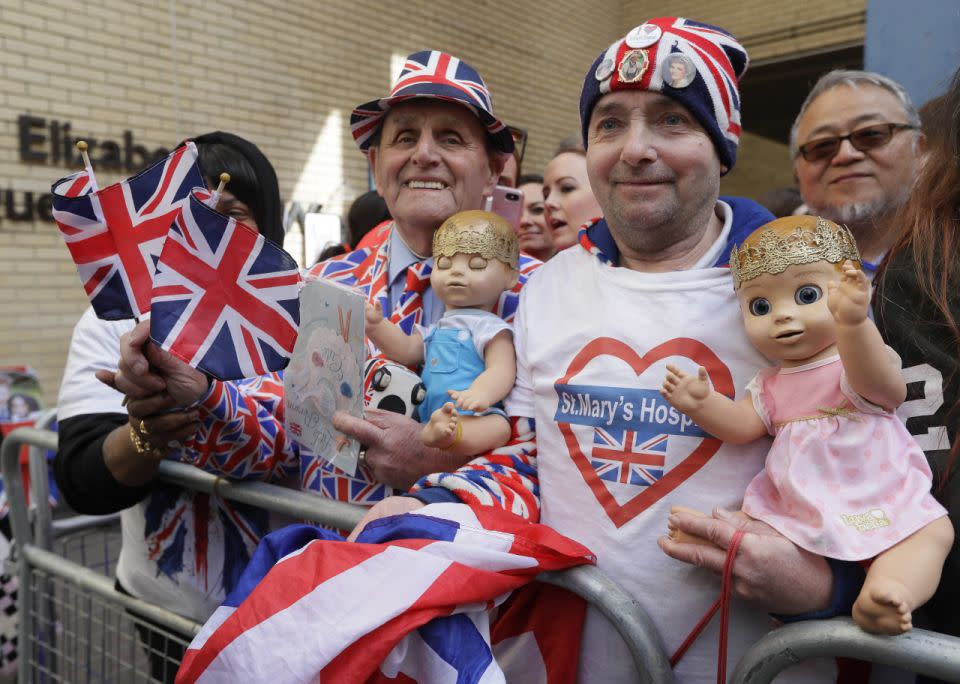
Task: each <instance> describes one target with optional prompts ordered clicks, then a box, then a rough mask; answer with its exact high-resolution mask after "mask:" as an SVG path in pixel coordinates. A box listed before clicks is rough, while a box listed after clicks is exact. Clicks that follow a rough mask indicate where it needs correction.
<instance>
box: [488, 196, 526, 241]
mask: <svg viewBox="0 0 960 684" xmlns="http://www.w3.org/2000/svg"><path fill="white" fill-rule="evenodd" d="M485 208H486V210H487V211H492V212H493V213H494V214H497V215H499V216H502V217H503V218H505V219H506V220H507V221H508V222H509V223H510V225H511V226H513V229H514V230H519V229H520V219H521V218H523V191H522V190H517V189H516V188H510V187H507V186H506V185H498V186H496V187H495V188H494V189H493V195H492V196H490V197H488V198H487V203H486V207H485Z"/></svg>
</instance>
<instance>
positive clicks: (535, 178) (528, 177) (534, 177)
mask: <svg viewBox="0 0 960 684" xmlns="http://www.w3.org/2000/svg"><path fill="white" fill-rule="evenodd" d="M529 183H536V184H537V185H543V176H541V175H540V174H539V173H525V174H523V175H522V176H520V177H519V178H518V179H517V187H518V188H519V187H520V186H521V185H527V184H529Z"/></svg>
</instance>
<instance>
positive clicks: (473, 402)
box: [447, 387, 490, 413]
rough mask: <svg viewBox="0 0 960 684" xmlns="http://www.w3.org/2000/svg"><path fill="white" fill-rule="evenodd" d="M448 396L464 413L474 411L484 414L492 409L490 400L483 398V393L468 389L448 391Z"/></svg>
mask: <svg viewBox="0 0 960 684" xmlns="http://www.w3.org/2000/svg"><path fill="white" fill-rule="evenodd" d="M447 394H449V395H450V398H451V399H453V400H454V402H456V404H457V408H458V409H461V410H463V411H474V412H475V413H482V412H483V411H486V410H487V409H488V408H490V398H489V397H485V396H482V395H483V393H482V392H478V391H476V390H474V389H473V388H472V387H468V388H467V389H465V390H447Z"/></svg>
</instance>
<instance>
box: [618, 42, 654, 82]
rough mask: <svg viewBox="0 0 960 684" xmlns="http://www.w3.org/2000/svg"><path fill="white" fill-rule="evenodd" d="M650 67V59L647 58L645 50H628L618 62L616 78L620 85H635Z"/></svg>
mask: <svg viewBox="0 0 960 684" xmlns="http://www.w3.org/2000/svg"><path fill="white" fill-rule="evenodd" d="M649 66H650V58H649V57H647V51H646V50H629V51H627V52H626V53H624V55H623V59H621V60H620V66H618V67H617V76H619V77H620V78H619V80H620V82H621V83H636V82H637V81H639V80H640V79H641V78H643V75H644V74H645V73H647V68H648V67H649Z"/></svg>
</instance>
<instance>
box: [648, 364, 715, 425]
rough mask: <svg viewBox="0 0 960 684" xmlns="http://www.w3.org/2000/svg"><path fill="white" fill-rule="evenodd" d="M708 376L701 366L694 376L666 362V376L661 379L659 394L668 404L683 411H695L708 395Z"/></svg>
mask: <svg viewBox="0 0 960 684" xmlns="http://www.w3.org/2000/svg"><path fill="white" fill-rule="evenodd" d="M710 391H711V390H710V376H709V375H707V369H706V368H704V367H703V366H700V368H699V369H698V370H697V375H696V377H694V376H693V375H690V374H688V373H685V372H683V371H682V370H680V369H679V368H677V367H676V366H672V365H670V364H667V377H666V378H664V380H663V387H661V388H660V394H661V395H663V398H664V399H666V400H667V401H669V402H670V404H671V405H672V406H673V407H674V408H676V409H679V410H681V411H683V412H684V413H686V412H687V411H695V410H697V409H698V408H700V406H701V405H702V404H703V402H704V400H705V399H706V398H707V397H709V396H710Z"/></svg>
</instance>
